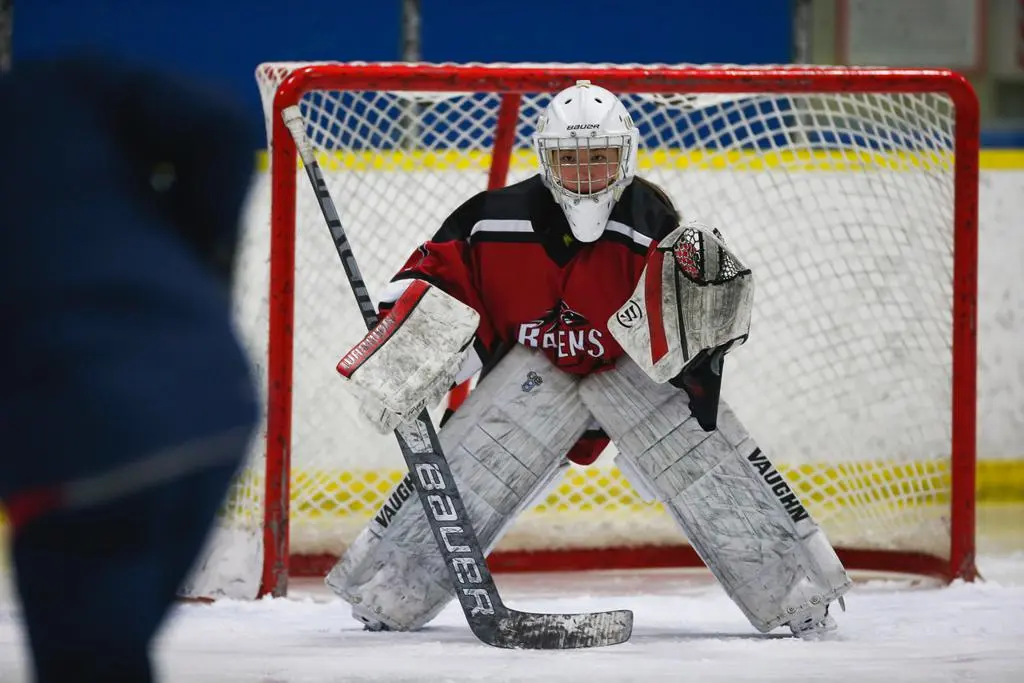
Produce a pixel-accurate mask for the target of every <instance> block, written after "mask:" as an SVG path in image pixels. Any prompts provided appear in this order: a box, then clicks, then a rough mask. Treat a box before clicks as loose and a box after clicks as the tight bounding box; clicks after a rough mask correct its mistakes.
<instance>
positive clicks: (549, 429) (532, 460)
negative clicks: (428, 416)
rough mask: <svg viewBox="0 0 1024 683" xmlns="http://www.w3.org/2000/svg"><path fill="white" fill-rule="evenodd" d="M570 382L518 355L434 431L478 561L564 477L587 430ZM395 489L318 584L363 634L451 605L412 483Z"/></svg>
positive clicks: (524, 353)
mask: <svg viewBox="0 0 1024 683" xmlns="http://www.w3.org/2000/svg"><path fill="white" fill-rule="evenodd" d="M578 382H579V380H578V378H577V377H574V376H572V375H568V374H566V373H564V372H562V371H561V370H558V369H556V368H555V367H553V366H552V365H551V363H550V362H549V361H548V360H547V359H546V358H545V357H544V356H543V355H541V354H540V353H539V352H537V351H532V350H530V349H527V348H526V347H522V346H517V347H515V348H514V349H513V350H512V351H510V352H509V354H508V355H507V356H506V357H505V358H503V359H502V360H501V362H500V363H499V364H498V366H497V367H496V368H495V369H494V370H493V371H491V373H490V374H488V375H487V377H485V378H484V379H483V380H481V381H480V383H479V384H478V385H477V387H476V389H475V390H474V391H473V392H472V393H471V394H470V396H469V398H468V399H467V400H466V402H465V404H463V405H462V407H461V408H459V410H458V412H457V413H456V414H455V416H454V417H453V418H452V419H451V420H450V421H449V422H448V423H447V424H446V425H445V426H444V429H442V430H441V432H440V434H439V437H440V440H441V445H442V447H443V448H444V452H445V455H446V457H447V459H448V462H449V463H450V464H451V468H452V473H453V474H454V476H455V481H456V483H457V484H458V487H459V491H460V493H461V494H462V498H463V501H464V503H465V505H466V510H467V513H468V515H469V518H470V521H471V522H472V524H473V527H474V529H475V530H476V534H477V537H478V538H479V540H480V544H481V545H482V546H483V548H484V552H485V553H489V552H490V551H491V550H492V549H493V548H494V546H495V545H496V544H497V543H498V541H499V540H500V539H501V537H502V536H503V535H504V533H505V531H506V530H507V529H508V527H509V525H510V524H511V523H512V522H513V521H514V520H515V518H516V516H518V515H519V513H520V512H522V511H523V509H525V508H526V507H527V506H529V505H530V504H531V503H532V502H533V501H534V500H535V499H536V497H537V496H538V495H540V494H542V493H544V492H546V491H547V490H549V488H550V487H551V485H552V483H553V482H554V481H555V480H556V479H557V478H558V477H559V475H561V474H562V472H563V471H564V469H563V465H564V463H565V454H566V453H567V452H568V451H569V448H570V447H571V446H572V445H573V444H574V443H575V442H576V440H577V439H578V438H579V437H580V435H582V434H583V432H584V430H585V429H586V426H587V424H588V423H589V422H590V420H591V416H590V413H589V412H588V411H587V410H586V408H584V407H583V404H582V403H581V402H580V400H579V397H578V394H577V391H576V387H577V384H578ZM406 481H409V480H408V479H407V480H406ZM403 485H407V486H410V488H409V489H408V492H409V493H411V495H408V496H405V498H406V499H405V500H404V502H403V503H402V504H401V505H400V506H399V507H398V509H397V510H394V509H393V507H392V508H389V509H388V510H384V511H382V512H383V513H384V514H378V515H376V516H375V518H374V520H373V521H371V523H370V525H369V526H368V527H367V528H366V529H364V530H363V532H362V533H361V534H360V535H359V537H358V538H357V539H356V540H355V542H354V543H353V544H352V545H351V546H350V547H349V549H348V551H347V552H346V553H345V556H344V557H343V558H342V559H341V560H340V561H339V562H338V564H336V565H335V566H334V568H333V569H332V570H331V571H330V573H329V574H328V575H327V579H326V582H327V585H328V586H330V587H331V589H332V590H334V592H335V593H337V594H338V595H339V596H340V597H341V598H343V599H344V600H346V601H347V602H349V603H351V604H352V606H353V615H354V616H355V617H356V618H358V619H360V620H362V621H363V622H364V623H366V624H367V625H368V626H369V627H370V628H380V627H387V628H389V629H392V630H403V631H404V630H414V629H417V628H420V627H421V626H423V625H424V624H426V623H427V622H429V621H430V620H431V619H433V618H434V617H435V616H437V614H438V612H440V611H441V609H443V608H444V606H445V605H446V604H447V603H448V601H449V600H451V598H452V597H453V592H452V586H451V581H450V579H449V576H448V573H447V569H446V567H445V566H444V563H443V562H442V561H441V555H440V553H439V552H438V550H437V547H436V545H435V542H434V538H433V536H432V535H431V533H430V528H429V527H428V526H427V522H426V518H425V516H424V514H423V508H422V506H421V505H420V503H419V500H418V499H417V497H416V494H415V491H413V490H412V488H411V482H410V483H409V484H405V483H403V484H401V485H400V486H403ZM392 498H393V499H394V500H395V501H398V500H400V499H401V498H402V496H393V497H392Z"/></svg>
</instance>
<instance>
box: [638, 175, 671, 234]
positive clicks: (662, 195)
mask: <svg viewBox="0 0 1024 683" xmlns="http://www.w3.org/2000/svg"><path fill="white" fill-rule="evenodd" d="M633 182H634V183H640V184H641V185H646V186H647V187H649V188H650V189H651V190H652V191H653V193H654V196H656V197H657V198H658V199H660V200H661V203H662V204H664V205H665V208H666V209H668V210H669V211H671V212H672V215H673V216H675V219H676V225H679V224H680V223H682V222H683V215H682V214H681V213H679V209H677V208H676V205H675V203H674V202H673V201H672V198H671V197H669V196H668V192H666V191H665V189H664V188H663V187H661V185H658V184H657V183H654V182H652V181H650V180H647V179H646V178H641V177H640V176H635V177H634V178H633Z"/></svg>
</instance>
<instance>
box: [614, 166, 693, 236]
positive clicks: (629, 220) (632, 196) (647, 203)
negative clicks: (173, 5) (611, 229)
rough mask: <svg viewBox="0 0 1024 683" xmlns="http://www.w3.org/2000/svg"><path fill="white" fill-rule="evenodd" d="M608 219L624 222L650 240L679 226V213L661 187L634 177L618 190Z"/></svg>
mask: <svg viewBox="0 0 1024 683" xmlns="http://www.w3.org/2000/svg"><path fill="white" fill-rule="evenodd" d="M611 220H615V221H619V222H621V223H625V224H626V225H628V226H629V227H631V228H633V229H634V230H636V231H637V232H639V233H640V234H642V235H645V236H647V237H650V238H651V239H653V240H660V239H661V238H663V237H664V236H665V235H667V234H668V233H670V232H672V231H673V230H675V229H676V227H678V226H679V222H680V216H679V212H678V211H677V210H676V207H675V205H674V204H673V203H672V199H671V198H670V197H669V196H668V193H666V192H665V190H663V189H662V188H660V187H659V186H657V185H655V184H654V183H652V182H651V181H649V180H646V179H644V178H641V177H639V176H637V177H635V178H633V182H632V183H630V184H629V187H627V188H626V190H625V191H624V192H623V193H622V198H621V199H619V201H618V203H617V204H616V205H615V209H614V210H613V211H612V215H611Z"/></svg>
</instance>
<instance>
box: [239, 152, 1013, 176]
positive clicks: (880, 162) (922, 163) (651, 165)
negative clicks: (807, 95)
mask: <svg viewBox="0 0 1024 683" xmlns="http://www.w3.org/2000/svg"><path fill="white" fill-rule="evenodd" d="M316 156H317V163H319V164H320V166H321V168H323V169H324V171H325V172H331V171H334V172H338V171H385V172H394V171H402V172H409V171H486V170H487V169H489V168H490V167H491V154H490V152H484V151H480V150H440V151H429V150H403V151H363V152H342V151H335V152H327V151H319V152H317V155H316ZM952 163H953V155H952V154H951V153H948V152H913V153H909V152H873V151H869V150H782V151H758V150H729V151H725V152H722V151H715V150H694V151H681V150H662V149H658V150H641V151H640V155H639V157H638V159H637V167H638V170H639V171H640V173H643V172H645V171H653V170H663V169H679V170H688V169H689V170H694V169H695V170H713V171H721V170H731V171H766V170H772V169H786V170H797V171H831V172H835V171H842V172H854V171H877V170H890V171H914V170H918V171H935V170H948V171H952ZM979 163H980V165H981V169H982V170H983V171H1019V170H1024V150H1019V149H983V150H981V153H980V158H979ZM257 167H258V168H259V170H260V171H262V172H265V171H266V170H267V169H268V168H269V161H268V156H267V153H266V152H265V151H261V152H259V154H258V157H257ZM509 167H510V168H511V170H513V171H530V170H537V168H538V164H537V157H536V155H535V154H534V153H533V150H530V149H520V150H516V152H515V153H514V154H513V155H512V158H511V159H510V160H509Z"/></svg>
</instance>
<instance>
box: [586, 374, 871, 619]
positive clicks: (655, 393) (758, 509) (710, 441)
mask: <svg viewBox="0 0 1024 683" xmlns="http://www.w3.org/2000/svg"><path fill="white" fill-rule="evenodd" d="M579 390H580V397H581V398H582V400H583V403H584V404H585V405H586V406H587V408H588V409H589V410H590V412H591V413H593V415H594V417H595V418H597V420H598V422H600V423H601V426H602V427H603V428H604V429H605V431H606V432H607V433H608V435H609V436H610V437H611V439H612V441H614V442H615V444H616V446H617V447H618V449H619V455H618V456H617V458H616V462H617V463H618V464H619V466H620V469H621V470H622V472H623V474H624V475H626V477H627V478H629V479H630V482H631V483H634V482H635V484H639V485H640V487H641V488H645V489H648V490H650V491H653V492H654V494H655V495H656V497H657V498H658V499H659V500H661V501H662V502H663V503H664V504H665V507H666V508H667V509H668V510H669V512H670V514H671V515H672V517H673V518H674V519H675V521H676V523H677V524H679V526H680V527H681V528H682V530H683V532H684V533H685V534H686V537H687V538H688V539H689V541H690V544H691V545H692V546H693V548H694V550H696V551H697V554H698V555H700V557H701V559H703V560H704V562H705V563H706V564H707V566H708V569H710V570H711V572H712V573H713V574H714V575H715V578H717V579H718V581H719V582H720V583H721V584H722V586H723V588H724V589H725V591H726V592H727V593H728V594H729V596H730V597H731V598H732V599H733V601H734V602H735V603H736V604H737V605H738V606H739V608H740V609H741V610H742V611H743V613H744V614H745V615H746V616H747V618H748V619H749V620H750V623H751V624H753V625H754V627H755V628H757V629H758V630H760V631H762V632H766V631H770V630H771V629H773V628H776V627H778V626H782V625H789V626H790V628H791V629H793V631H794V632H795V633H797V634H799V635H803V634H805V633H807V632H812V631H820V630H827V629H830V628H834V622H832V621H831V617H829V616H828V615H827V609H826V608H827V606H828V604H829V603H831V602H832V601H833V600H835V599H837V598H840V597H841V596H842V595H843V594H844V593H846V591H847V590H849V588H850V586H851V581H850V578H849V576H847V574H846V571H845V570H844V569H843V566H842V564H841V563H840V561H839V558H838V557H837V556H836V554H835V551H834V550H833V549H832V546H831V545H830V544H829V542H828V540H827V539H826V538H825V534H824V533H823V532H822V530H821V528H820V527H819V526H818V525H817V524H816V523H815V522H814V520H813V519H811V517H810V516H809V515H808V514H807V512H806V510H805V509H804V508H803V506H802V505H801V504H800V501H799V500H798V499H797V497H796V495H795V494H794V493H793V491H792V490H791V489H790V488H789V486H788V485H787V484H786V483H785V480H784V479H783V478H782V476H781V475H780V474H779V473H778V471H777V470H776V469H775V468H774V467H773V466H772V465H771V463H770V462H769V461H768V459H767V457H766V456H764V455H763V454H762V453H761V451H760V449H759V448H758V447H757V444H755V443H754V441H753V439H752V438H751V437H750V434H748V433H747V431H746V429H745V428H744V427H743V425H742V424H741V423H740V421H739V420H738V419H737V417H736V415H735V414H734V413H733V412H732V410H731V409H730V408H729V406H728V405H726V404H725V403H724V402H723V403H721V405H720V407H719V412H718V427H717V429H716V430H714V431H711V432H706V431H704V429H702V428H701V427H700V425H698V424H697V420H696V419H695V418H693V417H691V416H690V410H689V399H688V397H687V396H686V394H685V393H684V392H683V391H680V390H679V389H676V388H675V387H673V386H671V385H669V384H656V383H654V381H653V380H651V379H650V378H649V377H647V375H645V374H644V373H643V371H641V370H640V369H639V368H638V367H637V366H636V365H635V364H634V363H633V362H632V361H630V360H629V359H626V358H623V359H621V360H620V361H619V362H618V364H617V366H616V368H615V369H614V370H612V371H610V372H604V373H601V374H597V375H592V376H590V377H587V378H586V379H584V380H583V381H582V382H581V383H580V389H579ZM637 477H638V478H639V479H640V481H635V479H634V478H637Z"/></svg>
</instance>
